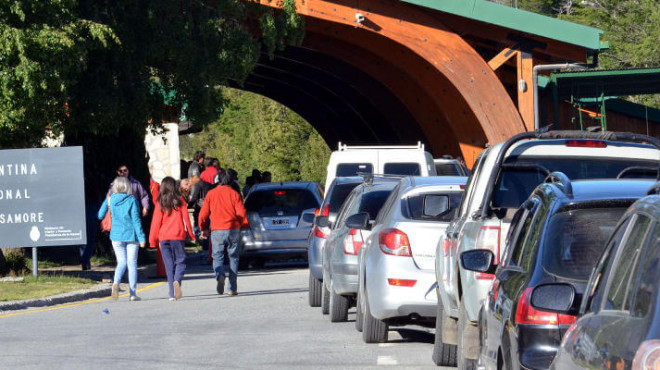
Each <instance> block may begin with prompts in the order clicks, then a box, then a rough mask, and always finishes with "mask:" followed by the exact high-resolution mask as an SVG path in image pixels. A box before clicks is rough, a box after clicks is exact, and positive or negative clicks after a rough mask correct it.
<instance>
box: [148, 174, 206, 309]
mask: <svg viewBox="0 0 660 370" xmlns="http://www.w3.org/2000/svg"><path fill="white" fill-rule="evenodd" d="M186 235H187V236H189V237H190V239H192V240H195V235H194V234H193V230H192V226H191V225H190V218H189V217H188V208H187V206H186V201H185V200H184V199H183V198H182V197H181V195H180V194H179V190H178V189H177V187H176V181H174V179H173V178H172V177H169V176H168V177H166V178H164V179H163V181H162V182H161V184H160V191H159V193H158V199H157V200H156V207H155V209H154V216H153V218H152V220H151V232H150V233H149V244H150V245H151V247H152V248H155V247H156V244H157V243H158V241H159V240H160V250H161V253H162V255H163V263H164V264H165V271H166V273H167V283H168V284H169V288H170V289H169V294H170V301H174V300H177V299H181V296H182V295H181V279H183V273H184V272H185V271H186V250H185V244H186Z"/></svg>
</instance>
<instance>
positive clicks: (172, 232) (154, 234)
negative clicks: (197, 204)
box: [149, 198, 195, 248]
mask: <svg viewBox="0 0 660 370" xmlns="http://www.w3.org/2000/svg"><path fill="white" fill-rule="evenodd" d="M182 221H183V222H182ZM186 230H187V231H188V232H187V233H186ZM186 234H188V236H189V237H190V239H192V240H195V235H194V234H193V228H192V225H190V217H188V208H187V207H186V203H185V202H184V200H183V198H181V199H180V203H179V207H177V208H176V209H173V210H172V213H170V214H169V216H168V215H167V213H165V212H164V211H163V210H161V208H160V202H156V207H155V209H154V216H153V217H152V218H151V232H150V233H149V244H150V245H151V247H152V248H154V247H156V245H157V244H158V241H159V240H161V241H162V240H186Z"/></svg>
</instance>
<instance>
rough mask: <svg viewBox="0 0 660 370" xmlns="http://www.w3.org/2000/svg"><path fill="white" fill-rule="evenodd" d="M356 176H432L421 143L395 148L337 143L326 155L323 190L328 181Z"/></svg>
mask: <svg viewBox="0 0 660 370" xmlns="http://www.w3.org/2000/svg"><path fill="white" fill-rule="evenodd" d="M360 173H368V174H379V175H383V174H384V175H406V176H408V175H410V176H435V175H436V173H435V165H434V163H433V156H431V154H430V153H429V152H427V151H425V150H424V144H422V143H421V142H418V143H417V145H396V146H385V145H376V146H348V145H346V144H343V145H342V143H341V142H340V143H339V147H338V148H337V150H335V151H333V152H332V154H330V160H329V161H328V172H327V176H326V178H325V191H326V192H327V191H328V188H329V187H330V184H331V183H332V180H334V179H335V177H341V176H356V175H358V174H360Z"/></svg>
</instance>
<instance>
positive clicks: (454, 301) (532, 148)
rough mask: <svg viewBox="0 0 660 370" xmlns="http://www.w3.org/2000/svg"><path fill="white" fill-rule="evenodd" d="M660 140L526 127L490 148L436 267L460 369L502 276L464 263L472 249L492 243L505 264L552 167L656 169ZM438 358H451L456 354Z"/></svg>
mask: <svg viewBox="0 0 660 370" xmlns="http://www.w3.org/2000/svg"><path fill="white" fill-rule="evenodd" d="M658 148H660V141H658V140H657V139H655V138H652V137H650V136H645V135H637V134H630V133H617V132H583V131H549V132H526V133H522V134H518V135H515V136H513V137H512V138H511V139H509V140H507V141H506V142H504V143H501V144H497V145H494V146H492V147H490V148H486V149H485V150H484V151H483V152H482V153H481V154H480V156H479V157H478V160H477V162H476V164H475V166H474V167H473V173H472V175H471V176H470V179H469V180H468V184H467V187H466V191H465V195H464V197H463V202H462V204H461V207H460V210H459V215H458V217H457V218H455V219H454V220H453V221H452V222H451V224H450V225H449V226H448V227H447V230H446V232H445V235H444V236H443V237H442V238H441V241H440V243H439V245H438V249H439V251H440V252H439V253H437V254H436V256H437V259H438V260H437V262H436V267H437V268H438V271H437V278H438V286H439V289H438V294H439V296H440V299H441V301H442V311H443V312H442V315H443V318H442V321H441V324H440V326H441V329H442V330H441V335H439V336H438V337H437V339H440V340H442V345H438V346H437V347H438V348H439V349H440V350H442V349H448V350H449V352H451V351H452V350H453V349H452V347H451V346H452V345H457V346H458V355H457V359H458V366H459V368H472V367H474V366H475V365H476V360H477V357H478V348H479V346H478V338H479V333H478V327H477V319H478V314H479V310H480V308H481V305H482V302H483V300H484V298H486V294H487V292H488V291H489V289H490V286H491V284H492V281H493V278H494V275H492V274H486V273H475V272H473V271H467V270H465V269H462V268H460V267H459V263H458V259H457V256H458V255H459V254H460V253H462V252H464V251H467V250H472V249H489V250H491V251H492V252H493V254H494V255H495V264H498V263H499V260H500V258H501V251H503V250H504V240H505V238H504V236H505V235H507V232H508V230H509V225H510V222H511V219H512V217H513V214H514V213H515V212H516V210H517V209H518V207H519V206H520V205H521V204H522V202H523V201H524V200H526V199H527V198H528V197H529V195H530V194H531V192H532V190H534V188H535V187H536V186H537V185H538V184H540V183H541V182H543V180H544V179H545V177H546V176H547V175H548V174H549V173H550V172H551V171H561V172H563V173H565V174H566V175H567V176H568V177H569V178H570V179H572V180H579V179H590V178H617V177H632V176H631V171H632V169H644V171H639V170H635V171H632V172H634V174H633V175H634V176H649V174H651V175H652V176H655V175H656V174H657V161H658V158H659V157H660V151H659V150H658ZM434 358H437V359H440V360H441V361H440V364H443V365H444V363H442V359H450V358H451V356H445V355H444V354H443V353H440V356H435V357H434Z"/></svg>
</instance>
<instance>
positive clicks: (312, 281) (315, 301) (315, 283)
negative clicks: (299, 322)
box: [308, 274, 323, 307]
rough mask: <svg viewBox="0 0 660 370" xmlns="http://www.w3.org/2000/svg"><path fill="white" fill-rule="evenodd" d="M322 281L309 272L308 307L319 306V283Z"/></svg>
mask: <svg viewBox="0 0 660 370" xmlns="http://www.w3.org/2000/svg"><path fill="white" fill-rule="evenodd" d="M322 284H323V282H322V281H321V280H319V279H317V278H315V277H314V276H312V274H309V294H308V295H309V307H321V293H322V290H321V285H322Z"/></svg>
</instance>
